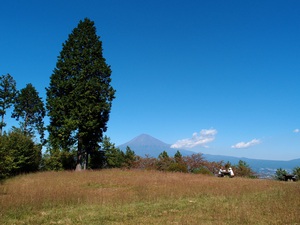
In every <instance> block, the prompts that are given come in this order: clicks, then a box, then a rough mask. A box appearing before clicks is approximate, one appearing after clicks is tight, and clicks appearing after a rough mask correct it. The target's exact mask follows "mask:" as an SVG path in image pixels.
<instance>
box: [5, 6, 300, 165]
mask: <svg viewBox="0 0 300 225" xmlns="http://www.w3.org/2000/svg"><path fill="white" fill-rule="evenodd" d="M299 12H300V1H298V0H289V1H283V0H282V1H277V0H265V1H261V0H251V1H250V0H249V1H240V0H235V1H231V0H226V1H224V0H215V1H196V0H194V1H191V0H190V1H187V0H184V1H183V0H172V1H171V0H170V1H163V0H151V1H140V0H127V1H123V0H102V1H100V0H94V1H89V0H85V1H78V0H73V1H71V0H69V1H67V0H64V1H62V0H51V1H40V0H39V1H38V0H36V1H33V0H26V1H16V0H12V1H2V2H1V13H0V29H1V35H0V45H1V51H0V74H1V75H2V74H6V73H10V74H11V75H12V76H13V77H14V78H15V80H16V82H17V86H18V89H21V88H24V87H25V85H26V84H27V83H32V84H33V85H34V86H35V87H36V89H37V90H38V92H39V93H40V96H41V97H42V98H43V99H44V100H45V87H48V86H49V81H50V76H51V74H52V71H53V69H54V67H55V64H56V62H57V56H58V55H59V53H60V51H61V49H62V43H63V42H65V41H66V40H67V38H68V35H69V34H70V33H71V32H72V29H73V28H75V27H76V26H77V24H78V22H79V20H82V19H84V18H85V17H88V18H90V19H91V20H93V21H94V22H95V25H96V27H97V34H98V35H99V36H101V41H102V42H103V49H104V52H103V54H104V57H105V58H106V60H107V63H108V64H110V65H111V68H112V71H113V73H112V79H113V81H112V85H113V87H114V88H115V89H116V90H117V92H116V99H115V100H114V102H113V107H112V111H111V116H110V121H109V123H108V132H107V133H106V135H107V136H109V137H110V138H111V141H112V142H114V143H115V144H116V145H119V144H123V143H125V142H127V141H129V140H131V139H132V138H134V137H136V136H137V135H139V134H142V133H146V134H150V135H151V136H153V137H155V138H158V139H160V140H162V141H164V142H166V143H169V144H173V147H175V148H179V147H181V148H188V149H190V150H193V151H197V152H202V153H206V154H220V155H231V156H239V157H248V158H259V159H286V160H288V159H294V158H300V132H299V130H298V129H300V101H299V96H300V88H299V87H300V13H299ZM8 117H9V115H7V119H8ZM7 122H8V123H9V125H12V124H13V120H12V119H11V120H10V119H9V120H8V121H7ZM46 123H47V121H46ZM9 125H8V127H9Z"/></svg>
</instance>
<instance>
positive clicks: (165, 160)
mask: <svg viewBox="0 0 300 225" xmlns="http://www.w3.org/2000/svg"><path fill="white" fill-rule="evenodd" d="M171 162H172V159H171V158H170V157H169V155H168V153H167V152H166V151H163V152H162V153H160V154H159V156H158V160H157V164H156V167H157V169H158V170H161V171H168V169H169V167H170V164H171Z"/></svg>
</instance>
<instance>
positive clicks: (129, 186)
mask: <svg viewBox="0 0 300 225" xmlns="http://www.w3.org/2000/svg"><path fill="white" fill-rule="evenodd" d="M299 210H300V182H278V181H272V180H259V179H242V178H233V179H230V178H217V177H209V176H202V175H194V174H183V173H163V172H157V171H139V170H136V171H134V170H131V171H124V170H101V171H86V172H44V173H37V174H29V175H22V176H19V177H15V178H13V179H10V180H7V181H6V182H5V183H4V184H2V185H0V224H300V211H299Z"/></svg>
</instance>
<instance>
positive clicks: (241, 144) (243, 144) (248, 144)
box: [231, 139, 261, 148]
mask: <svg viewBox="0 0 300 225" xmlns="http://www.w3.org/2000/svg"><path fill="white" fill-rule="evenodd" d="M260 143H261V141H260V140H259V139H253V140H252V141H248V142H239V143H237V144H235V145H232V146H231V148H249V147H251V146H253V145H257V144H260Z"/></svg>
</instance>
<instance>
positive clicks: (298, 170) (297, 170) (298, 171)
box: [293, 166, 300, 180]
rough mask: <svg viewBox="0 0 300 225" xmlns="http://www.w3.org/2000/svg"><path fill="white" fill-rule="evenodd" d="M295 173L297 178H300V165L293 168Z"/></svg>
mask: <svg viewBox="0 0 300 225" xmlns="http://www.w3.org/2000/svg"><path fill="white" fill-rule="evenodd" d="M293 174H294V175H295V176H296V180H299V179H300V167H299V166H297V167H295V168H294V169H293Z"/></svg>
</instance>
